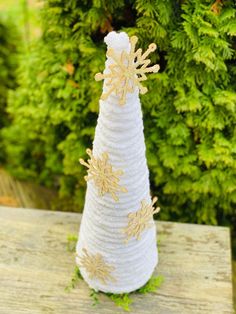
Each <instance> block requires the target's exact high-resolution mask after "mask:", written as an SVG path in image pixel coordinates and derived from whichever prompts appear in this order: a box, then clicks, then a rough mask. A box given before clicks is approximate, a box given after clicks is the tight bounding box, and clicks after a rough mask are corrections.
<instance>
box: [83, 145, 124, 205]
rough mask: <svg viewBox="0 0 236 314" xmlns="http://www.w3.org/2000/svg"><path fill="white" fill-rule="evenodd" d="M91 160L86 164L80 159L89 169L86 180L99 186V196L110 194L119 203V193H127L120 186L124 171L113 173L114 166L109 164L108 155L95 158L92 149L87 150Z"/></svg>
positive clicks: (104, 154)
mask: <svg viewBox="0 0 236 314" xmlns="http://www.w3.org/2000/svg"><path fill="white" fill-rule="evenodd" d="M86 152H87V154H88V155H89V157H90V159H89V160H88V162H85V161H84V160H83V159H80V160H79V161H80V163H81V164H82V165H84V166H86V167H87V168H88V170H87V171H88V175H87V176H85V177H84V178H85V180H86V181H89V180H93V181H94V184H95V185H96V186H97V188H98V191H99V195H101V196H103V195H104V194H105V193H110V194H111V196H112V197H113V199H114V200H115V201H118V200H119V198H118V196H117V194H116V193H117V192H119V191H120V192H127V189H126V188H125V187H122V186H120V185H119V184H118V183H119V181H120V178H119V177H120V176H121V175H122V174H124V172H123V171H122V170H117V171H113V168H112V165H111V164H110V163H109V162H108V159H109V158H108V154H107V153H103V154H102V156H101V158H95V157H94V156H93V153H92V151H91V150H90V149H87V150H86Z"/></svg>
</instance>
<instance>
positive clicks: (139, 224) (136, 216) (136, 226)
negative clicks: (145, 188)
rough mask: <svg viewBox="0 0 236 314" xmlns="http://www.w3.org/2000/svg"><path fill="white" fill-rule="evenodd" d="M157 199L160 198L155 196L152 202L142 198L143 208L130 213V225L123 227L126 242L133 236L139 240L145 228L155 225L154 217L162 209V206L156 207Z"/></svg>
mask: <svg viewBox="0 0 236 314" xmlns="http://www.w3.org/2000/svg"><path fill="white" fill-rule="evenodd" d="M157 200H158V198H157V197H154V198H153V200H152V203H151V204H148V203H147V202H146V201H145V200H142V201H141V208H140V209H139V210H138V211H136V212H135V213H130V214H128V225H127V227H126V228H124V229H123V232H124V233H125V234H126V240H125V242H128V241H129V240H130V238H131V237H135V238H136V239H137V240H139V239H140V236H141V233H142V232H143V231H144V230H145V229H148V228H151V227H153V220H152V217H153V215H154V214H156V213H159V211H160V207H157V208H154V204H155V203H156V202H157Z"/></svg>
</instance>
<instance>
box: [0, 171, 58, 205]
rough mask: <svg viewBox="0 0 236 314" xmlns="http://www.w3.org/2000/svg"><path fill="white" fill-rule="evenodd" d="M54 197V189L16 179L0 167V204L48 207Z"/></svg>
mask: <svg viewBox="0 0 236 314" xmlns="http://www.w3.org/2000/svg"><path fill="white" fill-rule="evenodd" d="M55 198H56V193H55V192H54V191H52V190H50V189H47V188H44V187H41V186H39V185H36V184H33V183H28V182H22V181H19V180H16V179H15V178H13V177H12V176H11V175H9V174H8V172H7V171H5V170H4V169H2V168H0V206H1V205H2V206H12V207H25V208H43V209H48V208H51V202H52V200H54V199H55Z"/></svg>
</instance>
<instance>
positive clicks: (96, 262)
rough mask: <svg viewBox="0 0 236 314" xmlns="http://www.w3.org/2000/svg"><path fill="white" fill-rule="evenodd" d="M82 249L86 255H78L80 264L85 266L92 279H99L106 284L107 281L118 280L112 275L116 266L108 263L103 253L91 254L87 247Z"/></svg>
mask: <svg viewBox="0 0 236 314" xmlns="http://www.w3.org/2000/svg"><path fill="white" fill-rule="evenodd" d="M82 251H83V253H84V255H83V256H78V258H79V260H80V262H79V264H78V266H79V267H83V268H85V270H86V272H87V273H88V275H89V278H90V279H97V280H99V281H100V282H102V283H103V284H106V283H107V281H113V282H115V281H116V279H115V278H114V277H113V276H112V275H111V272H113V271H114V270H115V267H113V266H111V265H108V264H107V263H106V262H105V260H104V258H103V256H102V255H101V254H99V253H97V254H94V255H92V254H91V255H89V253H88V252H87V250H86V249H85V248H83V249H82Z"/></svg>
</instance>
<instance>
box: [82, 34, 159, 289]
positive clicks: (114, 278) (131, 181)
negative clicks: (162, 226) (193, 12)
mask: <svg viewBox="0 0 236 314" xmlns="http://www.w3.org/2000/svg"><path fill="white" fill-rule="evenodd" d="M105 42H106V44H107V46H108V50H107V61H106V64H105V71H104V73H103V74H101V73H98V74H97V75H96V77H95V78H96V80H101V79H104V85H103V93H102V96H101V100H100V112H99V117H98V121H97V126H96V131H95V138H94V142H93V148H92V150H90V149H87V154H88V161H84V160H82V159H81V160H80V163H81V164H83V165H84V166H85V167H86V169H87V172H88V174H87V176H86V177H85V179H86V181H87V192H86V199H85V207H84V212H83V217H82V222H81V227H80V232H79V240H78V243H77V248H76V253H77V257H76V262H77V264H78V266H79V268H80V271H81V274H82V276H83V278H84V279H85V281H86V282H87V283H88V284H89V286H90V287H91V288H93V289H95V290H100V291H103V292H111V293H124V292H131V291H134V290H136V289H138V288H140V287H141V286H143V285H144V284H145V283H146V282H147V281H148V280H149V279H150V277H151V275H152V273H153V271H154V268H155V266H156V265H157V261H158V255H157V246H156V229H155V224H154V221H153V214H154V213H156V212H158V211H159V208H155V203H156V201H157V199H156V198H154V199H153V200H152V199H151V196H150V186H149V171H148V168H147V161H146V156H145V142H144V134H143V120H142V111H141V104H140V100H139V91H140V92H141V93H145V92H146V88H145V87H143V86H142V85H141V82H142V81H144V80H145V79H146V75H145V73H148V72H157V71H158V69H159V66H158V65H155V66H153V67H150V66H149V63H150V60H148V59H147V56H148V55H149V53H151V52H152V51H154V50H155V49H156V46H155V44H151V45H150V46H149V48H148V50H147V51H146V52H144V53H143V54H142V51H141V49H139V50H137V51H135V44H136V42H137V38H136V37H132V38H131V39H129V37H128V36H127V34H126V33H115V32H111V33H109V34H108V35H107V36H106V38H105Z"/></svg>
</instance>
